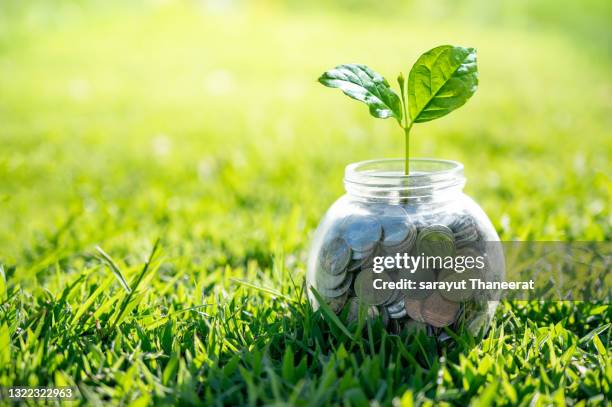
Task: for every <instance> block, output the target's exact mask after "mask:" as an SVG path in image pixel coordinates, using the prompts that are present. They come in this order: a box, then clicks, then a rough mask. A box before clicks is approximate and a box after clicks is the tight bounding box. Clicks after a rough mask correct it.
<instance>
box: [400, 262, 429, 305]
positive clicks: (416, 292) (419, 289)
mask: <svg viewBox="0 0 612 407" xmlns="http://www.w3.org/2000/svg"><path fill="white" fill-rule="evenodd" d="M396 278H397V280H396V281H400V280H403V279H406V280H410V281H412V282H413V285H414V288H412V289H408V290H404V299H406V298H410V299H413V300H422V299H425V298H427V297H429V296H430V295H431V294H432V293H433V292H434V290H433V289H432V288H426V287H425V286H426V285H427V283H429V282H433V281H436V274H435V273H434V271H433V270H428V269H424V268H418V269H417V270H415V271H414V273H412V272H411V271H410V270H408V269H402V270H398V272H397V277H396Z"/></svg>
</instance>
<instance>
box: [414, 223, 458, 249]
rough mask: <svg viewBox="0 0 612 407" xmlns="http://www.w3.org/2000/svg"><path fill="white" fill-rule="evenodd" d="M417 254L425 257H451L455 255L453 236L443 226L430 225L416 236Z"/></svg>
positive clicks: (451, 232) (450, 231)
mask: <svg viewBox="0 0 612 407" xmlns="http://www.w3.org/2000/svg"><path fill="white" fill-rule="evenodd" d="M416 246H417V252H418V253H419V254H420V253H424V254H425V255H427V256H440V257H446V256H452V255H453V254H455V236H454V235H453V231H452V230H450V229H449V228H448V227H447V226H444V225H438V224H436V225H430V226H427V227H425V228H423V229H422V230H421V231H420V232H419V235H418V236H417V242H416Z"/></svg>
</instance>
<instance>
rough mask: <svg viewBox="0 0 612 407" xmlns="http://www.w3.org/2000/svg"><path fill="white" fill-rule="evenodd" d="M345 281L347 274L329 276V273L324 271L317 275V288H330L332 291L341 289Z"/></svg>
mask: <svg viewBox="0 0 612 407" xmlns="http://www.w3.org/2000/svg"><path fill="white" fill-rule="evenodd" d="M345 279H346V272H344V273H341V274H337V275H334V274H328V273H325V272H324V271H321V272H319V273H317V275H316V276H315V280H316V282H317V287H324V288H330V289H333V288H337V287H339V286H340V285H342V283H343V282H344V280H345Z"/></svg>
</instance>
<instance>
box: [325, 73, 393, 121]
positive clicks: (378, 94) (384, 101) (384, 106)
mask: <svg viewBox="0 0 612 407" xmlns="http://www.w3.org/2000/svg"><path fill="white" fill-rule="evenodd" d="M319 82H321V83H322V84H323V85H325V86H327V87H329V88H338V89H340V90H341V91H342V92H344V94H345V95H347V96H350V97H352V98H353V99H356V100H359V101H360V102H363V103H365V104H366V105H368V107H369V108H370V114H371V115H372V116H374V117H377V118H379V119H387V118H389V117H394V118H395V119H396V120H397V121H398V122H401V120H402V106H401V102H400V98H399V96H397V94H396V93H395V92H394V91H393V89H391V87H390V86H389V83H388V82H387V80H386V79H385V78H383V77H382V76H381V75H380V74H378V73H376V72H374V71H373V70H371V69H370V68H368V67H367V66H365V65H361V64H345V65H338V66H337V67H335V68H334V69H332V70H329V71H327V72H325V73H324V74H323V75H321V77H320V78H319Z"/></svg>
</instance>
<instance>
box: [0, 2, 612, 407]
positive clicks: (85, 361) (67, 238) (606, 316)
mask: <svg viewBox="0 0 612 407" xmlns="http://www.w3.org/2000/svg"><path fill="white" fill-rule="evenodd" d="M7 4H8V5H9V6H12V7H7V8H6V9H5V11H4V13H5V14H2V12H0V16H2V17H0V21H2V22H4V23H5V24H0V141H1V146H2V147H1V149H0V264H2V270H3V271H2V273H0V385H4V386H7V385H64V384H70V385H78V386H79V389H80V390H81V393H82V395H83V397H84V399H83V400H86V401H87V402H89V403H90V404H100V403H102V402H103V401H107V402H108V401H110V402H113V403H115V404H130V405H132V404H134V405H146V404H153V403H156V404H163V403H169V404H172V403H174V404H178V403H182V404H189V403H193V404H197V403H203V404H207V405H241V404H251V405H256V404H277V405H281V404H290V405H294V404H295V405H317V404H318V405H328V404H345V405H367V404H368V403H378V404H381V405H391V404H397V403H402V404H403V405H406V406H409V405H411V404H417V405H418V404H423V405H432V404H443V403H448V404H462V405H465V404H470V403H471V404H472V405H489V404H491V403H495V404H500V405H553V404H554V405H563V404H568V405H572V404H578V405H581V404H582V405H602V404H603V405H605V404H609V403H610V395H611V394H612V392H611V390H610V383H611V381H612V358H611V357H610V353H611V352H612V347H611V346H610V336H611V335H612V333H611V331H612V330H611V329H610V324H611V323H612V310H611V309H610V307H609V305H607V304H597V303H577V302H575V303H570V302H566V303H541V304H540V303H532V302H530V303H518V302H517V303H509V302H506V303H502V304H501V305H500V307H499V309H498V312H497V315H496V319H495V321H494V323H493V327H492V329H491V331H490V332H489V333H488V335H487V336H486V337H485V338H474V337H471V336H470V335H469V334H467V333H465V332H459V333H453V335H454V337H455V339H456V345H454V346H442V345H440V344H437V343H435V341H433V340H432V339H430V338H427V337H425V336H423V335H419V334H417V335H408V334H404V335H401V336H392V335H388V334H386V333H385V332H384V331H383V330H382V329H381V326H380V324H379V323H373V324H370V325H367V324H366V325H365V326H348V327H347V326H345V325H344V323H343V322H342V321H339V320H337V319H333V318H330V316H329V315H328V314H326V313H325V312H323V313H320V312H313V311H312V309H311V307H310V306H309V305H308V303H307V301H306V299H305V295H304V293H303V285H302V282H303V276H304V268H305V262H306V255H307V249H308V243H309V238H310V236H311V233H312V231H313V230H314V228H315V227H316V225H317V223H318V221H319V219H320V218H321V216H322V214H323V213H324V211H325V209H326V208H327V207H328V206H329V205H330V204H331V203H332V202H333V201H334V200H335V199H336V198H337V197H338V196H339V195H340V194H342V191H343V189H342V183H341V179H342V170H343V167H344V165H346V164H347V163H349V162H354V161H358V160H362V159H368V158H377V157H393V156H401V154H402V151H403V150H402V148H403V144H402V142H403V139H402V137H401V136H402V135H401V132H400V133H398V132H397V131H396V129H395V128H394V123H391V122H387V121H380V120H379V121H375V120H374V119H371V118H369V117H368V115H367V112H366V109H365V108H364V107H363V106H360V105H358V104H356V103H353V104H351V103H348V102H347V101H345V100H344V98H343V96H342V95H339V94H337V92H332V91H329V90H327V89H323V88H322V87H321V86H320V85H317V84H316V83H315V79H316V77H317V76H318V74H320V73H321V72H322V71H323V70H325V69H327V68H329V67H331V66H333V65H335V64H337V63H341V62H352V61H357V62H365V63H370V64H372V65H376V67H377V68H379V69H380V70H381V72H382V73H383V74H386V75H390V74H392V73H394V72H397V71H398V70H400V69H401V70H404V71H407V70H408V68H409V66H410V64H411V63H412V62H413V61H414V60H415V58H416V57H417V56H418V54H419V53H420V52H421V51H423V50H426V49H428V48H430V47H431V46H433V45H437V44H438V43H444V42H454V43H458V44H465V45H470V46H475V47H477V48H478V50H479V58H480V70H481V88H480V89H479V91H478V93H477V94H476V96H475V97H474V99H473V100H471V101H470V102H469V103H468V104H467V105H466V106H465V107H464V108H462V109H461V110H460V111H458V112H457V113H455V114H453V115H451V116H449V117H448V118H445V119H442V120H440V121H439V122H432V123H430V124H428V125H427V126H426V127H423V128H422V129H419V128H417V129H415V130H414V132H413V137H412V146H411V150H412V151H413V152H414V156H437V157H442V158H451V159H457V160H459V161H462V162H463V163H464V164H465V165H466V175H467V178H468V184H467V186H466V191H467V193H468V194H470V195H471V196H473V197H474V198H475V199H476V200H477V201H478V202H479V203H480V204H481V206H482V207H483V208H484V210H485V211H486V212H487V213H488V214H489V216H490V217H491V219H492V221H493V223H494V224H495V226H496V228H497V230H498V232H499V234H500V236H501V237H502V238H503V239H506V240H512V239H533V240H564V241H565V240H569V241H572V240H576V241H578V240H605V241H609V240H610V239H612V227H611V224H612V219H611V215H610V210H609V206H610V205H609V203H610V202H612V183H611V182H610V173H611V171H610V170H611V168H610V157H611V156H612V137H610V135H611V134H610V129H611V128H612V126H611V123H610V115H609V110H610V106H611V105H612V99H611V96H610V95H611V93H610V80H609V70H610V67H611V65H612V61H611V60H610V59H609V56H608V55H607V52H608V50H607V49H604V47H600V48H598V46H599V45H597V44H599V42H598V41H601V38H602V36H601V35H600V34H601V33H602V32H603V33H605V34H606V35H608V36H609V28H607V26H603V25H601V26H596V23H597V22H598V21H600V19H601V17H600V15H601V13H600V12H599V11H596V10H598V9H593V10H595V11H592V13H593V14H598V17H597V18H596V17H593V21H594V23H593V24H591V25H592V26H593V27H589V30H590V31H589V30H582V29H581V30H580V35H587V36H588V35H591V34H589V33H590V32H594V33H596V34H597V37H598V38H599V40H598V41H592V42H589V46H588V47H586V46H585V47H582V46H581V41H579V40H577V39H576V38H574V36H573V35H572V32H573V31H572V27H573V26H571V25H564V26H557V25H554V24H552V25H550V24H548V25H545V26H542V27H541V28H539V26H537V25H536V26H535V27H534V26H531V25H528V26H527V27H524V26H521V25H517V24H514V23H513V21H514V20H512V19H511V20H510V22H508V23H505V22H504V24H494V23H487V22H486V21H485V22H484V23H483V22H479V23H477V22H474V21H473V20H470V19H466V18H463V17H457V18H449V19H445V20H444V21H440V20H439V19H433V18H432V19H429V20H428V19H423V18H417V16H408V17H406V19H403V18H399V17H391V16H383V15H378V14H377V15H374V16H372V15H367V14H360V13H348V12H346V11H345V10H341V9H335V10H334V11H332V12H329V13H321V12H317V11H316V10H314V9H311V8H307V9H299V8H298V9H297V10H296V9H295V8H291V7H289V8H287V7H283V6H281V5H279V4H278V3H273V2H269V3H262V4H265V5H266V7H264V6H263V5H259V6H251V7H245V8H238V9H237V10H233V11H232V10H230V11H228V12H223V11H219V10H217V9H210V10H205V9H203V8H202V7H201V6H197V5H195V4H192V3H170V4H162V3H159V4H156V5H150V4H148V3H147V4H140V3H138V4H137V5H133V6H130V7H129V8H128V7H125V6H118V5H113V6H103V5H101V3H98V2H82V3H70V2H58V4H57V5H56V6H57V7H50V6H48V5H46V4H45V2H40V3H36V2H33V3H32V4H31V5H30V6H29V7H28V8H23V6H20V5H19V3H18V2H15V3H11V2H9V3H7ZM77 4H78V5H77ZM543 4H545V3H543ZM542 7H544V6H542ZM550 7H557V5H556V4H554V5H550ZM215 10H216V11H215ZM571 10H572V9H571V8H570V10H569V11H568V12H567V14H564V17H566V19H565V20H563V21H566V20H567V19H571ZM447 11H448V10H447ZM468 11H469V9H466V11H465V12H464V14H470V13H469V12H468ZM586 12H587V11H585V13H586ZM558 13H561V11H558ZM551 15H554V14H551ZM512 16H513V15H511V17H512ZM514 17H515V16H514ZM514 17H512V18H514ZM584 18H586V17H585V16H581V20H580V21H581V22H580V27H586V26H588V24H586V25H585V24H584ZM504 21H505V20H504ZM548 23H550V22H548ZM567 24H569V23H567ZM597 27H599V28H597ZM578 37H579V38H582V37H580V36H578ZM583 42H585V43H586V42H588V41H586V40H584V41H583ZM381 44H382V45H381ZM604 45H605V44H604ZM598 52H599V53H600V54H598ZM598 55H601V57H598ZM158 239H159V243H155V242H156V241H157V240H158ZM97 246H99V247H100V250H97V249H96V247H97ZM362 325H363V324H362Z"/></svg>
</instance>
